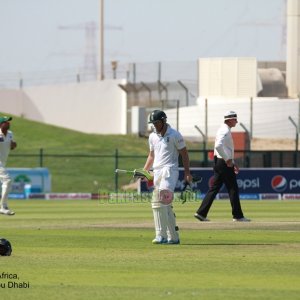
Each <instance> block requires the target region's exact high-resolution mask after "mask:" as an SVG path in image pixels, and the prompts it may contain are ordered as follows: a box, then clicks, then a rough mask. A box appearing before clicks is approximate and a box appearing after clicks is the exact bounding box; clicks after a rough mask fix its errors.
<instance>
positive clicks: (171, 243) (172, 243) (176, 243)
mask: <svg viewBox="0 0 300 300" xmlns="http://www.w3.org/2000/svg"><path fill="white" fill-rule="evenodd" d="M167 244H168V245H179V244H180V240H179V239H178V240H177V241H174V240H168V242H167Z"/></svg>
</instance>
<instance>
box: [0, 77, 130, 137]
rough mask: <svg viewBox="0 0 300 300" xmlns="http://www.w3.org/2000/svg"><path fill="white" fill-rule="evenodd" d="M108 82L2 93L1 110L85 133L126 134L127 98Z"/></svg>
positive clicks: (116, 86) (43, 87) (5, 91)
mask: <svg viewBox="0 0 300 300" xmlns="http://www.w3.org/2000/svg"><path fill="white" fill-rule="evenodd" d="M120 83H121V84H124V83H125V81H124V80H104V81H95V82H83V83H77V84H66V85H53V86H39V87H30V88H25V89H23V90H19V91H17V90H0V111H3V112H6V113H11V114H14V115H17V116H24V117H25V118H26V119H29V120H34V121H38V122H42V123H46V124H52V125H56V126H60V127H64V128H68V129H72V130H77V131H81V132H85V133H96V134H126V133H127V114H126V111H127V96H126V93H125V92H124V91H122V90H121V89H120V87H119V86H118V84H120Z"/></svg>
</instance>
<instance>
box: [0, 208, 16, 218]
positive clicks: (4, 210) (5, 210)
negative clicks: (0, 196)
mask: <svg viewBox="0 0 300 300" xmlns="http://www.w3.org/2000/svg"><path fill="white" fill-rule="evenodd" d="M0 214H2V215H7V216H13V215H14V214H15V212H14V211H12V210H10V209H9V208H8V207H1V208H0Z"/></svg>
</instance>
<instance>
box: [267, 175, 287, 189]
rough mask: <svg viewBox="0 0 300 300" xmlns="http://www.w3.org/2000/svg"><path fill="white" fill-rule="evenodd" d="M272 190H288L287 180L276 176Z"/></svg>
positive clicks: (272, 182) (273, 179)
mask: <svg viewBox="0 0 300 300" xmlns="http://www.w3.org/2000/svg"><path fill="white" fill-rule="evenodd" d="M271 186H272V189H273V190H274V191H276V192H283V191H284V190H285V189H286V188H287V180H286V178H285V177H284V176H281V175H276V176H274V177H273V178H272V180H271Z"/></svg>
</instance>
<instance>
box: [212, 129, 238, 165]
mask: <svg viewBox="0 0 300 300" xmlns="http://www.w3.org/2000/svg"><path fill="white" fill-rule="evenodd" d="M214 155H216V156H217V157H218V158H223V159H224V160H225V161H227V160H228V159H232V160H233V159H234V144H233V139H232V135H231V130H230V127H229V126H228V125H227V124H225V123H224V124H222V125H221V127H220V128H219V129H218V131H217V134H216V138H215V148H214Z"/></svg>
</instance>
